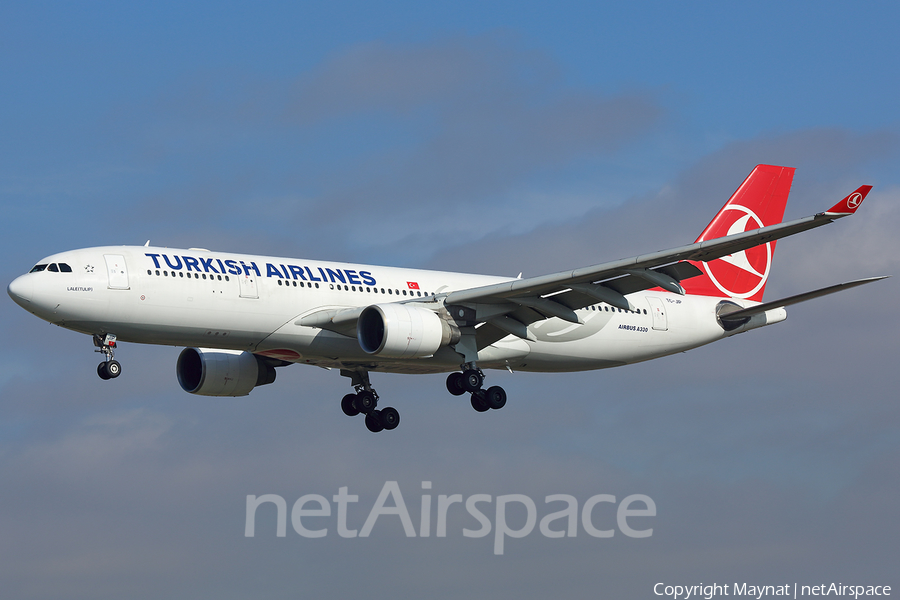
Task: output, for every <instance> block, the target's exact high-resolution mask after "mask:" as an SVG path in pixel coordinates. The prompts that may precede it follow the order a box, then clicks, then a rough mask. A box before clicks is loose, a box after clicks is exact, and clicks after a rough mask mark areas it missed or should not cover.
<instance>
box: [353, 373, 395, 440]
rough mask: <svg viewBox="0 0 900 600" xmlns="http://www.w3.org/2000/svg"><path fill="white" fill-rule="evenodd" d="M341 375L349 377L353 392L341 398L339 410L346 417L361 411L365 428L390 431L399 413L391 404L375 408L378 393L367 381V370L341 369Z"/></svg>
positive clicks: (374, 431)
mask: <svg viewBox="0 0 900 600" xmlns="http://www.w3.org/2000/svg"><path fill="white" fill-rule="evenodd" d="M341 375H343V376H344V377H349V378H350V383H351V384H352V385H353V389H354V390H356V393H355V394H347V395H346V396H344V397H343V399H341V410H343V411H344V414H345V415H347V416H348V417H355V416H356V415H358V414H360V413H362V414H364V415H365V416H366V428H367V429H368V430H369V431H371V432H372V433H378V432H379V431H382V430H384V429H386V430H388V431H390V430H391V429H396V427H397V425H399V424H400V413H399V412H398V411H397V409H396V408H393V407H391V406H388V407H385V408H382V409H381V410H378V409H376V408H375V407H376V406H378V394H377V393H376V392H375V390H374V389H373V388H372V384H371V383H370V382H369V372H368V371H365V370H357V371H350V370H347V369H341Z"/></svg>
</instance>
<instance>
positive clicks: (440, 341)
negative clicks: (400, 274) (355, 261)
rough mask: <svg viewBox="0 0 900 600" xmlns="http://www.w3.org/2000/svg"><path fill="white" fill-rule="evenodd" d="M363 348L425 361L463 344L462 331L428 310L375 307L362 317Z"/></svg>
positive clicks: (359, 335)
mask: <svg viewBox="0 0 900 600" xmlns="http://www.w3.org/2000/svg"><path fill="white" fill-rule="evenodd" d="M356 337H357V339H358V340H359V345H360V347H362V349H363V350H365V351H366V352H367V353H369V354H377V355H378V356H384V357H386V358H422V357H425V356H431V355H432V354H434V353H435V352H437V350H438V348H441V347H442V346H447V345H448V344H455V343H456V342H458V341H459V330H458V329H456V328H455V327H451V326H450V324H449V323H447V321H445V320H444V319H442V318H440V317H439V316H438V315H437V313H435V312H434V311H433V310H428V309H427V308H420V307H417V306H407V305H405V304H374V305H372V306H369V307H368V308H366V309H365V310H364V311H363V312H362V314H360V315H359V321H358V322H357V325H356Z"/></svg>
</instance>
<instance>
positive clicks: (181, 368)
mask: <svg viewBox="0 0 900 600" xmlns="http://www.w3.org/2000/svg"><path fill="white" fill-rule="evenodd" d="M175 372H176V374H177V375H178V383H179V385H181V388H182V389H183V390H184V391H186V392H190V393H191V394H199V395H200V396H246V395H247V394H249V393H250V390H252V389H253V388H255V387H256V386H258V385H265V384H267V383H272V382H273V381H275V367H273V366H272V365H271V364H268V363H267V362H265V361H264V360H263V359H262V358H260V357H258V356H256V355H254V354H252V353H251V352H242V351H240V350H210V349H207V348H185V349H184V350H182V351H181V354H179V355H178V362H177V363H176V364H175Z"/></svg>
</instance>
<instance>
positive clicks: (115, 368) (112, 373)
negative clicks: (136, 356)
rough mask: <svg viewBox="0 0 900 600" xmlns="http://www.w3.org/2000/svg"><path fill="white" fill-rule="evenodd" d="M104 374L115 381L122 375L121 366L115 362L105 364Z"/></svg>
mask: <svg viewBox="0 0 900 600" xmlns="http://www.w3.org/2000/svg"><path fill="white" fill-rule="evenodd" d="M106 372H107V373H108V374H109V377H110V379H115V378H116V377H118V376H119V375H120V374H121V373H122V365H120V364H119V361H117V360H111V361H109V362H108V363H106Z"/></svg>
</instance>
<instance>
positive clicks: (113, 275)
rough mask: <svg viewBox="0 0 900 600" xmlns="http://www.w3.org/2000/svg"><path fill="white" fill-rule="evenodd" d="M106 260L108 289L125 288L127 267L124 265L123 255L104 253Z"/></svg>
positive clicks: (126, 287) (126, 285) (126, 286)
mask: <svg viewBox="0 0 900 600" xmlns="http://www.w3.org/2000/svg"><path fill="white" fill-rule="evenodd" d="M103 259H104V260H105V261H106V273H107V275H108V276H109V289H111V290H127V289H129V287H128V268H127V267H126V266H125V257H124V256H122V255H121V254H104V255H103Z"/></svg>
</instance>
